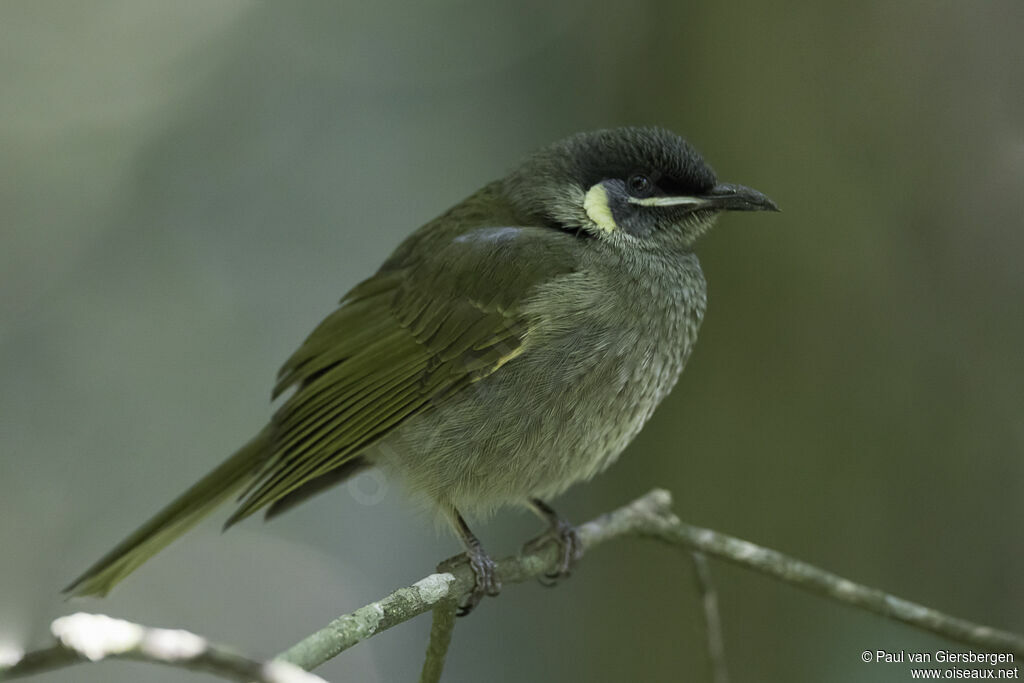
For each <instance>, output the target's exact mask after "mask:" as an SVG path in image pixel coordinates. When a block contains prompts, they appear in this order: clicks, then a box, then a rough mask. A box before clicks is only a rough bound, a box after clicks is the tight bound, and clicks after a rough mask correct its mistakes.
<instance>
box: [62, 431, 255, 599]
mask: <svg viewBox="0 0 1024 683" xmlns="http://www.w3.org/2000/svg"><path fill="white" fill-rule="evenodd" d="M266 446H267V430H264V431H263V432H260V434H259V435H258V436H257V437H256V438H254V439H253V440H252V441H250V442H249V443H247V444H245V445H244V446H242V447H241V448H240V449H238V451H237V452H236V453H235V454H234V455H232V456H231V457H230V458H228V459H227V460H225V461H224V462H223V463H222V464H221V465H220V466H218V467H217V468H216V469H215V470H213V471H212V472H210V473H209V474H207V475H206V476H205V477H203V478H202V479H200V480H199V481H198V482H196V484H194V485H193V486H192V488H190V489H189V490H187V491H185V493H183V494H181V495H180V496H178V497H177V498H176V499H175V500H174V501H173V502H172V503H171V504H170V505H168V506H167V507H165V508H164V509H163V510H161V511H160V512H159V513H157V514H156V516H155V517H153V518H152V519H150V520H149V521H148V522H146V523H145V524H143V525H142V526H141V527H139V528H138V529H136V530H135V532H134V533H133V534H132V535H130V536H129V537H128V538H126V539H124V540H123V541H121V542H120V543H119V544H118V545H117V546H116V547H115V548H114V549H113V550H111V551H110V552H109V553H107V554H106V555H104V556H103V557H101V558H100V559H99V561H98V562H96V564H94V565H93V566H91V567H89V569H87V570H86V571H85V573H84V574H82V575H81V576H79V577H78V578H77V579H75V580H74V581H72V582H71V585H69V586H68V587H67V588H65V589H64V592H65V593H70V594H71V595H98V596H103V595H106V594H107V593H108V592H110V589H111V588H113V587H114V586H115V585H116V584H117V583H118V582H119V581H121V579H123V578H125V577H126V576H128V575H129V574H131V573H132V572H133V571H135V570H136V569H138V568H139V566H141V565H142V563H144V562H145V561H146V560H148V559H149V558H151V557H152V556H153V555H156V554H157V553H158V552H160V551H161V550H162V549H163V548H164V547H165V546H167V545H168V544H169V543H171V541H173V540H174V539H176V538H177V537H178V536H181V535H182V534H183V533H185V532H186V531H188V530H189V529H191V528H192V527H193V526H195V525H196V524H198V523H199V521H200V520H202V519H203V518H204V517H206V515H208V514H210V513H211V512H213V509H214V508H216V507H217V506H218V505H220V504H221V503H223V502H224V501H225V500H227V499H228V498H229V497H231V495H232V494H234V493H235V492H237V491H238V490H239V489H240V488H241V487H242V486H243V485H245V484H246V483H248V482H249V480H250V479H251V478H252V477H253V476H254V475H255V474H256V473H257V472H258V470H259V464H260V463H261V462H262V459H263V458H264V457H265V453H266V452H267V447H266Z"/></svg>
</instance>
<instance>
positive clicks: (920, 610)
mask: <svg viewBox="0 0 1024 683" xmlns="http://www.w3.org/2000/svg"><path fill="white" fill-rule="evenodd" d="M671 508H672V496H671V494H669V492H668V491H664V490H661V489H655V490H653V491H651V492H650V493H648V494H646V495H644V496H642V497H640V498H638V499H636V500H634V501H633V502H632V503H629V504H628V505H626V506H624V507H621V508H619V509H618V510H615V511H613V512H609V513H607V514H604V515H601V516H600V517H598V518H597V519H594V520H592V521H590V522H587V523H586V524H583V525H581V526H580V527H579V529H578V533H579V537H580V541H581V542H582V546H583V550H584V552H586V551H589V550H590V549H591V548H593V547H595V546H597V545H600V544H601V543H605V542H607V541H611V540H614V539H616V538H620V537H623V536H641V537H647V538H655V539H658V540H660V541H663V542H666V543H669V544H671V545H674V546H677V547H681V548H684V549H687V550H692V551H698V552H701V553H704V554H706V555H709V556H713V557H717V558H719V559H722V560H725V561H727V562H732V563H733V564H737V565H740V566H743V567H747V568H748V569H753V570H755V571H758V572H761V573H763V574H767V575H769V576H772V577H774V578H776V579H779V580H780V581H784V582H786V583H789V584H791V585H794V586H796V587H798V588H802V589H804V590H807V591H810V592H812V593H818V594H819V595H824V596H826V597H828V598H831V599H833V600H836V601H838V602H841V603H844V604H847V605H852V606H854V607H859V608H861V609H864V610H867V611H869V612H874V613H875V614H879V615H881V616H884V617H888V618H890V619H895V620H897V621H902V622H904V623H906V624H910V625H911V626H915V627H917V628H920V629H923V630H925V631H930V632H932V633H935V634H937V635H940V636H943V637H945V638H948V639H950V640H954V641H958V642H961V643H965V644H968V645H974V646H976V647H980V648H983V649H986V650H991V651H995V652H1012V653H1013V654H1015V655H1017V656H1020V657H1024V637H1022V636H1020V635H1017V634H1015V633H1009V632H1007V631H1000V630H998V629H994V628H991V627H988V626H982V625H980V624H975V623H972V622H969V621H965V620H963V619H958V618H956V617H952V616H949V615H947V614H943V613H941V612H939V611H937V610H934V609H931V608H929V607H924V606H923V605H918V604H915V603H913V602H910V601H908V600H903V599H902V598H898V597H895V596H893V595H890V594H888V593H885V592H884V591H881V590H878V589H877V588H870V587H868V586H864V585H861V584H857V583H854V582H852V581H850V580H848V579H844V578H843V577H841V576H837V575H836V574H832V573H831V572H827V571H825V570H823V569H819V568H818V567H815V566H813V565H810V564H807V563H806V562H802V561H800V560H797V559H795V558H792V557H789V556H788V555H784V554H783V553H780V552H777V551H775V550H770V549H768V548H764V547H761V546H758V545H755V544H753V543H750V542H748V541H743V540H740V539H738V538H734V537H732V536H727V535H726V534H721V533H718V532H717V531H712V530H711V529H702V528H700V527H695V526H692V525H689V524H686V523H684V522H681V521H680V520H679V519H678V518H677V517H676V516H675V514H673V512H672V509H671ZM556 555H557V549H556V548H555V547H554V546H553V545H548V546H544V547H542V548H540V549H538V550H537V551H535V552H532V553H527V554H524V555H520V556H512V557H506V558H504V559H502V560H500V561H499V562H498V575H499V576H500V578H501V582H502V583H503V584H512V583H518V582H522V581H526V580H529V579H533V578H536V577H538V576H540V575H542V574H544V573H546V572H549V571H551V570H552V568H554V566H555V563H556V562H557V557H556ZM473 580H474V579H473V573H472V571H471V570H470V568H469V566H468V565H467V564H466V563H461V564H457V565H455V566H454V567H453V568H452V569H451V571H450V572H447V573H442V574H431V575H430V576H428V577H426V578H424V579H422V580H420V581H419V582H417V583H416V584H414V585H412V586H409V587H407V588H400V589H399V590H397V591H395V592H394V593H392V594H391V595H389V596H387V597H386V598H384V599H383V600H379V601H377V602H374V603H371V604H370V605H367V606H366V607H362V608H360V609H358V610H356V611H355V612H353V613H351V614H349V615H345V616H343V617H340V618H338V619H336V620H334V621H333V622H331V623H330V624H328V625H327V626H326V627H325V628H323V629H321V630H320V631H317V632H316V633H314V634H313V635H311V636H309V637H308V638H306V639H304V640H303V641H301V642H299V643H298V644H296V645H294V646H293V647H292V648H290V649H289V650H287V651H285V652H283V653H282V654H281V655H280V658H281V659H283V660H284V661H287V662H291V663H293V664H297V665H298V666H301V667H302V668H304V669H312V668H314V667H316V666H319V665H320V664H322V663H323V662H325V661H327V660H328V659H330V658H332V657H334V656H335V655H337V654H338V653H339V652H342V651H343V650H346V649H348V648H350V647H352V646H353V645H355V644H356V643H359V642H360V641H362V640H365V639H366V638H369V637H370V636H372V635H374V634H376V633H380V632H381V631H384V630H386V629H388V628H391V627H392V626H395V625H396V624H400V623H402V622H404V621H408V620H409V619H412V618H413V617H415V616H417V615H419V614H422V613H424V612H426V611H428V610H430V609H433V607H434V606H435V605H437V604H439V603H441V602H444V601H452V600H456V601H458V600H460V599H461V598H462V597H463V596H465V595H466V594H467V593H468V592H469V590H470V589H471V588H472V587H473Z"/></svg>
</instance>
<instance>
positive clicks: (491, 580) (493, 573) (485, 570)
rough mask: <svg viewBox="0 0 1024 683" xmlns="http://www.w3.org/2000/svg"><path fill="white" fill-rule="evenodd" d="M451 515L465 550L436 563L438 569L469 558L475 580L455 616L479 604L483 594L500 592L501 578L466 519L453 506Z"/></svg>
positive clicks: (442, 569)
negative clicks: (462, 553)
mask: <svg viewBox="0 0 1024 683" xmlns="http://www.w3.org/2000/svg"><path fill="white" fill-rule="evenodd" d="M451 516H452V523H453V525H454V526H455V529H456V531H458V533H459V537H460V538H461V539H462V542H463V545H465V547H466V552H465V555H464V556H463V555H459V556H456V557H453V558H450V559H448V560H445V561H444V562H442V563H441V564H440V565H438V570H439V571H445V570H446V568H450V567H453V566H454V565H456V564H458V563H459V562H460V561H462V559H463V557H465V558H466V559H468V560H469V567H470V569H472V570H473V576H474V577H475V578H476V582H475V583H474V584H473V590H471V591H470V592H469V594H468V595H467V596H466V599H465V602H463V603H462V604H461V605H459V607H458V609H457V610H456V612H455V614H456V616H460V617H464V616H466V615H467V614H469V613H470V612H472V611H473V610H474V609H475V608H476V606H477V605H479V604H480V601H481V600H483V599H484V596H485V595H490V596H495V595H498V593H500V592H501V580H500V579H499V578H498V567H497V565H496V564H495V563H494V560H492V559H491V558H490V556H488V554H487V553H486V551H484V549H483V546H482V545H480V541H478V540H477V538H476V536H474V535H473V532H472V531H470V530H469V525H467V524H466V520H464V519H463V518H462V515H460V514H459V513H458V511H457V510H455V509H454V508H452V513H451Z"/></svg>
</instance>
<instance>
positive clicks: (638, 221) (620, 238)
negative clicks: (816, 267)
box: [504, 128, 778, 249]
mask: <svg viewBox="0 0 1024 683" xmlns="http://www.w3.org/2000/svg"><path fill="white" fill-rule="evenodd" d="M504 190H505V193H506V194H507V195H508V197H509V198H510V200H511V201H512V203H513V205H514V206H515V207H516V209H517V210H518V211H519V212H521V213H522V214H523V215H524V216H525V217H527V218H529V219H532V220H536V221H538V222H541V223H543V224H545V225H549V226H551V227H554V228H558V229H562V230H568V231H574V232H578V233H580V234H581V235H584V236H588V237H595V238H597V239H601V240H604V241H607V242H610V243H612V244H615V245H618V246H620V247H623V248H633V249H637V248H640V249H644V248H645V247H652V248H654V247H658V246H666V245H667V246H670V247H681V248H683V249H689V248H690V247H691V246H692V244H693V242H694V241H695V240H696V239H697V238H698V237H700V235H701V234H703V233H704V232H705V231H706V230H707V229H708V228H709V227H710V226H711V224H712V223H713V222H714V218H715V216H716V215H718V213H720V212H722V211H778V209H777V208H776V206H775V203H774V202H772V200H770V199H769V198H768V197H766V196H765V195H763V194H761V193H760V192H758V191H756V190H752V189H750V188H747V187H743V186H742V185H731V184H725V183H719V182H718V181H717V179H716V177H715V172H714V171H713V170H711V167H710V166H708V165H707V164H706V163H705V162H704V160H703V159H702V158H701V156H700V154H698V153H697V151H696V150H695V149H694V148H693V147H691V146H690V144H689V143H687V142H686V141H685V140H683V139H682V138H681V137H679V136H678V135H676V134H675V133H672V132H670V131H667V130H664V129H662V128H613V129H608V130H598V131H593V132H588V133H579V134H577V135H573V136H572V137H569V138H566V139H564V140H561V141H559V142H556V143H554V144H552V145H549V146H548V147H545V148H543V149H541V150H539V151H537V152H536V153H534V154H533V155H532V156H531V157H529V158H528V159H527V160H526V161H525V162H524V163H523V164H522V165H521V166H520V167H519V168H517V169H516V170H515V171H513V172H512V173H511V174H510V175H509V176H508V177H507V178H506V179H505V181H504Z"/></svg>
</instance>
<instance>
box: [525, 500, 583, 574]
mask: <svg viewBox="0 0 1024 683" xmlns="http://www.w3.org/2000/svg"><path fill="white" fill-rule="evenodd" d="M530 504H531V506H532V507H533V509H534V510H535V511H536V512H537V513H538V514H540V515H541V516H542V517H544V518H545V519H546V520H548V523H549V524H550V527H549V528H548V530H547V531H545V532H544V533H543V534H541V535H540V536H538V537H537V538H535V539H533V540H532V541H529V542H527V543H526V545H524V546H523V550H524V551H526V552H534V551H537V550H540V549H541V548H543V547H544V546H546V545H548V544H549V543H555V544H557V545H558V547H559V549H560V550H561V556H560V557H559V560H558V564H557V565H555V569H554V570H553V571H550V572H548V573H546V574H544V576H540V577H537V580H538V581H539V582H540V584H541V585H542V586H545V587H551V586H554V585H556V584H557V583H558V582H559V581H561V580H562V579H567V578H569V577H570V576H571V575H572V570H573V568H575V566H576V562H577V561H579V559H580V557H582V555H583V544H582V542H581V541H580V537H579V534H578V533H576V527H574V526H573V525H572V524H571V523H569V521H568V520H566V519H563V518H562V517H560V516H559V515H558V513H556V512H555V511H554V510H552V509H551V508H550V507H549V506H548V505H547V504H546V503H544V502H543V501H540V500H537V499H533V500H531V501H530Z"/></svg>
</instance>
